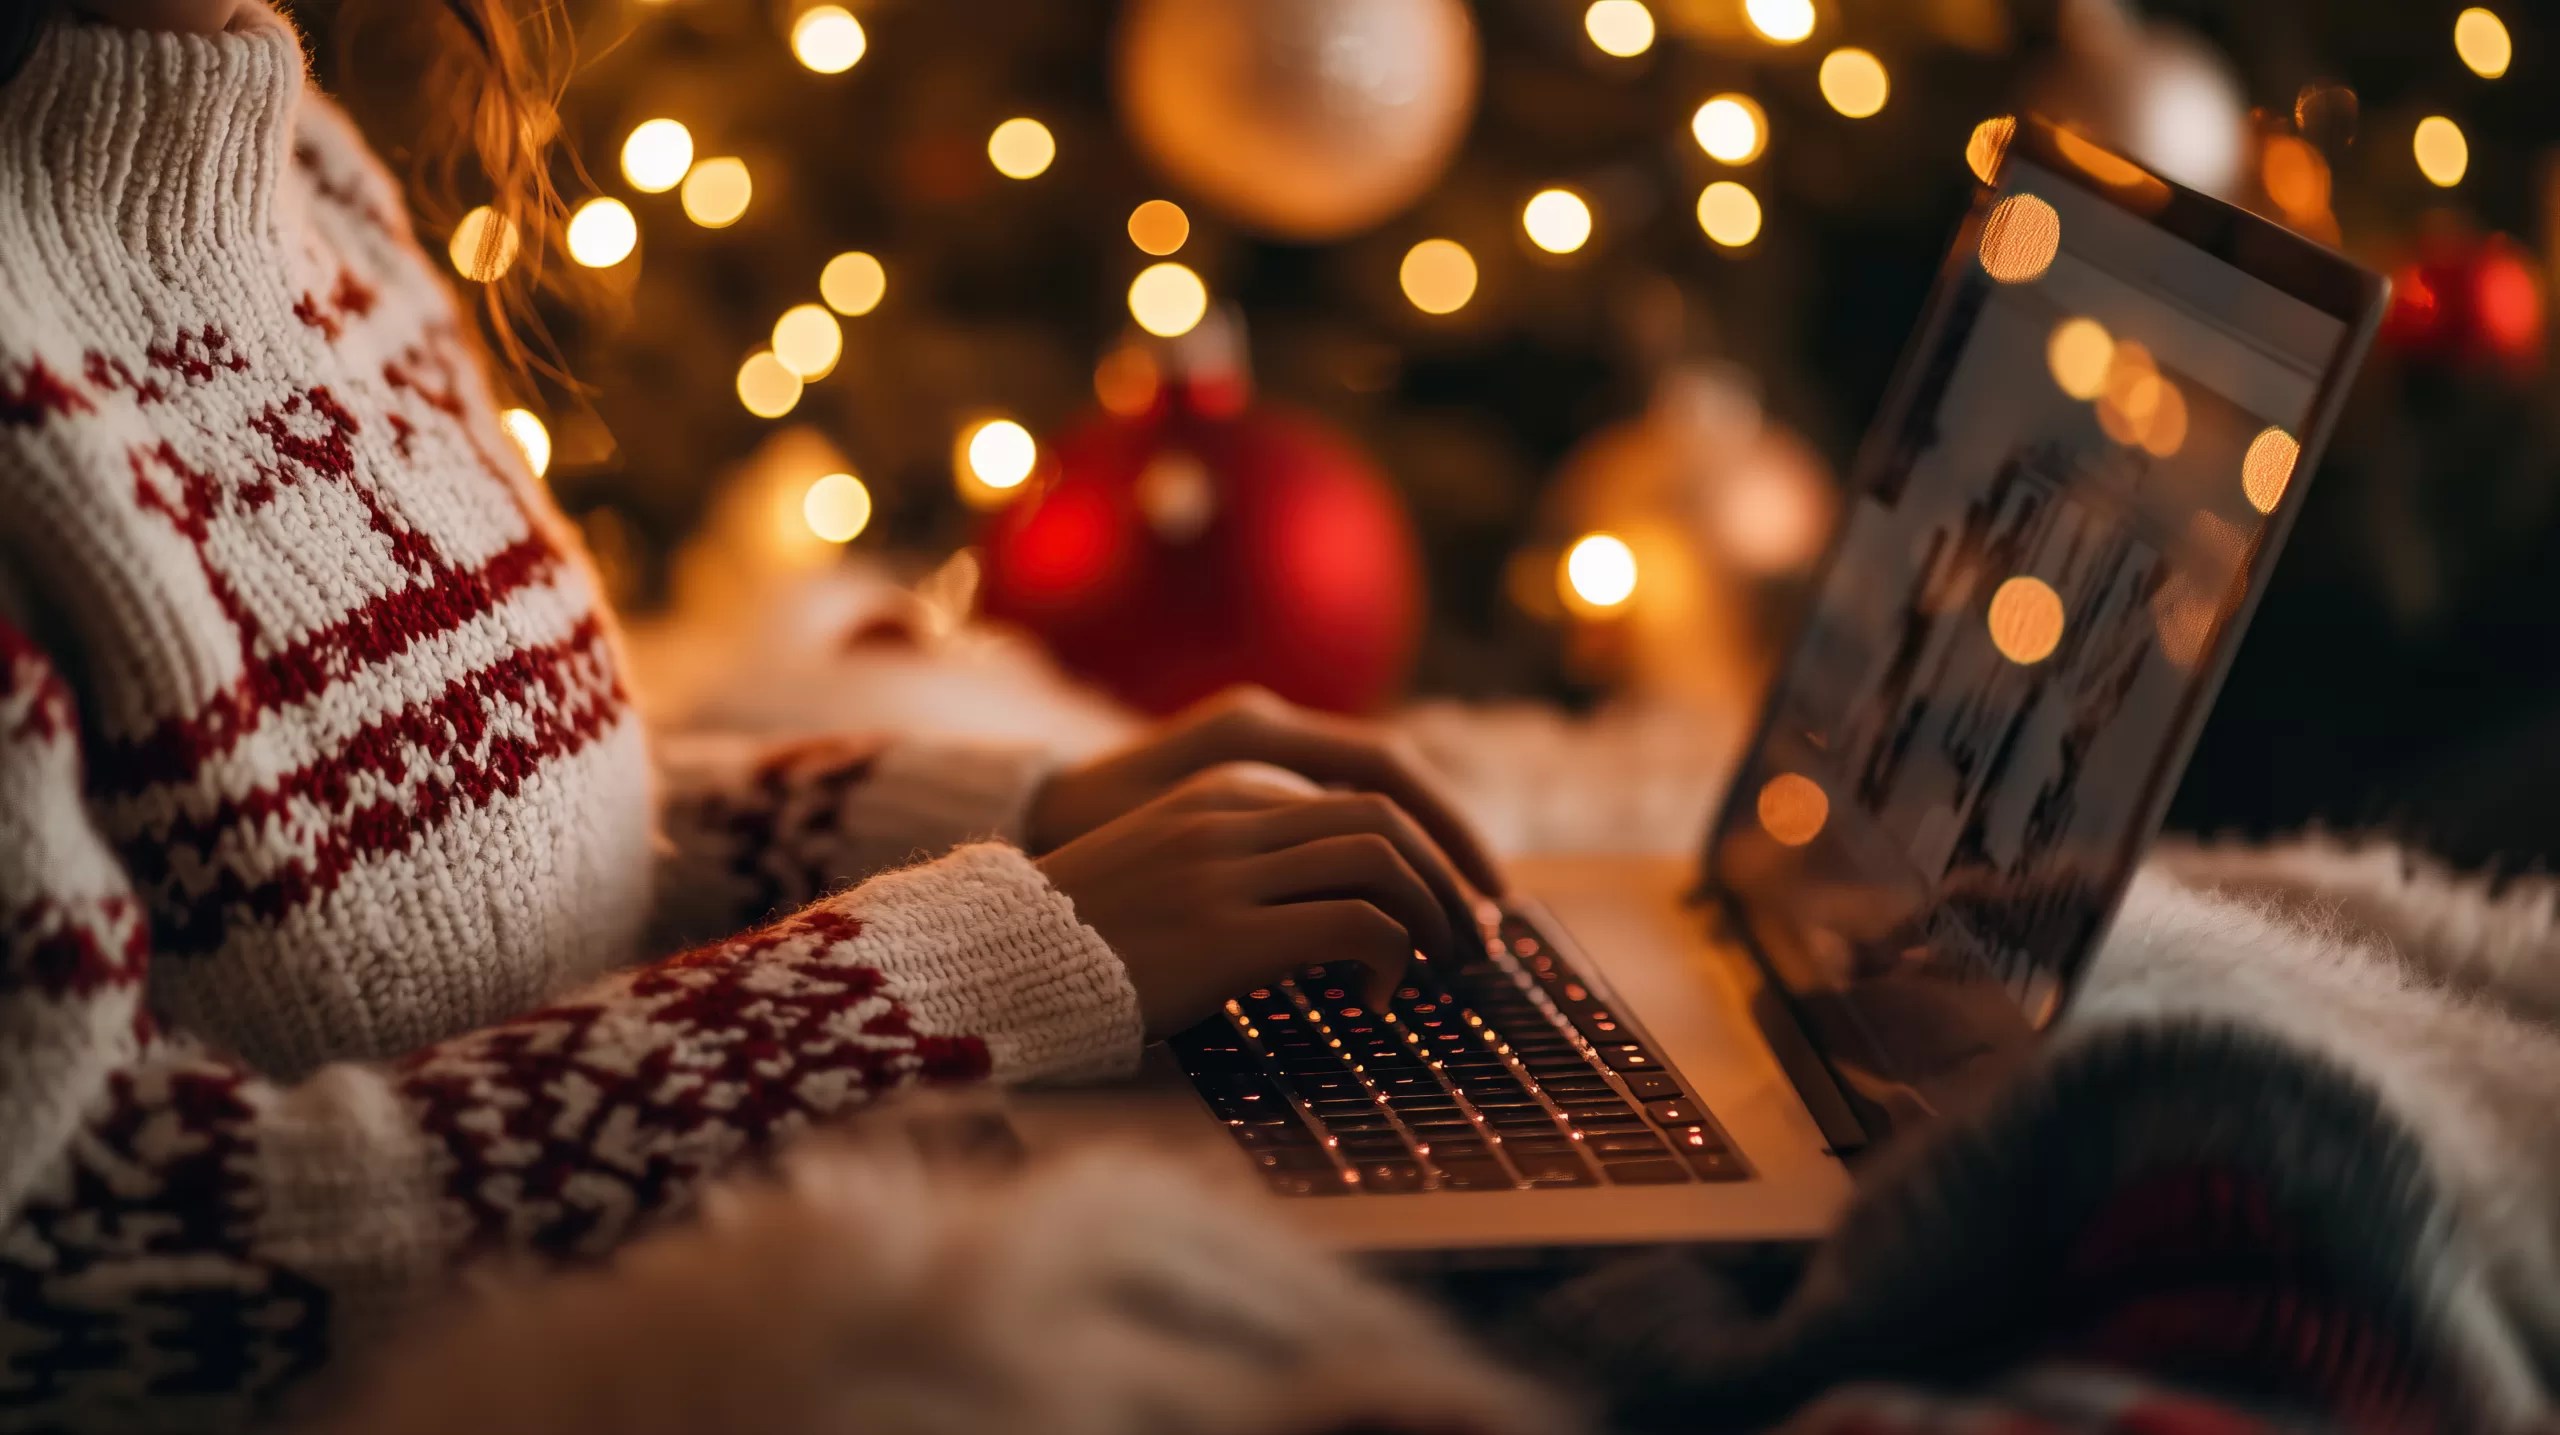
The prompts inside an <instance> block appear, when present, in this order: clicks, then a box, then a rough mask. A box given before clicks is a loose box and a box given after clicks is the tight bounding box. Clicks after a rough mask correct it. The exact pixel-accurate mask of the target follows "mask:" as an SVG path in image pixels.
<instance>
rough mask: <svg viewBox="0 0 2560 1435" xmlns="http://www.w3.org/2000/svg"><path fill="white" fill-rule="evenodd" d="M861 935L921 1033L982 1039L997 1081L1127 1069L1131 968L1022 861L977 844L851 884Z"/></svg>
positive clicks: (1138, 1040)
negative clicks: (889, 955)
mask: <svg viewBox="0 0 2560 1435" xmlns="http://www.w3.org/2000/svg"><path fill="white" fill-rule="evenodd" d="M855 892H856V894H858V897H859V900H860V904H861V916H862V922H863V927H864V931H865V935H866V936H876V937H877V938H878V939H879V942H880V947H881V949H882V950H884V951H888V952H894V953H896V956H895V958H894V963H893V965H892V966H891V967H890V969H889V970H890V973H891V977H890V981H891V986H892V987H893V988H894V989H895V991H896V994H897V996H898V998H899V1000H901V1001H902V1002H904V1003H905V1004H906V1007H907V1009H908V1011H909V1012H910V1013H912V1015H913V1017H914V1021H915V1025H916V1028H917V1029H918V1030H920V1031H927V1032H935V1033H947V1034H954V1035H957V1034H964V1033H965V1034H968V1035H972V1036H976V1037H978V1038H980V1039H981V1040H983V1041H984V1042H985V1043H986V1045H987V1054H988V1058H989V1063H990V1065H991V1066H992V1068H993V1071H994V1075H995V1077H996V1079H998V1080H1000V1081H1004V1082H1008V1083H1015V1084H1022V1083H1030V1082H1052V1081H1055V1082H1068V1081H1094V1080H1100V1079H1105V1078H1109V1077H1114V1076H1123V1075H1126V1074H1128V1073H1129V1072H1130V1071H1131V1070H1133V1069H1134V1068H1135V1067H1136V1065H1137V1061H1138V1051H1139V1048H1140V1047H1141V1046H1142V1045H1143V1044H1144V1042H1145V1037H1146V1025H1145V1022H1144V1021H1143V1020H1142V1019H1141V1017H1140V1016H1139V1012H1138V992H1137V988H1135V987H1133V986H1131V985H1130V984H1129V971H1128V968H1126V967H1124V966H1122V965H1121V963H1120V958H1119V957H1118V956H1116V955H1114V954H1113V952H1112V950H1111V948H1110V946H1109V945H1107V944H1106V943H1105V942H1104V941H1103V940H1102V937H1101V935H1100V934H1099V933H1097V932H1095V931H1094V930H1093V929H1092V928H1091V927H1088V926H1086V925H1085V924H1084V923H1082V922H1079V921H1077V920H1076V909H1075V904H1074V903H1073V902H1070V901H1068V900H1067V897H1066V894H1064V893H1062V892H1060V891H1059V890H1058V889H1057V888H1055V887H1052V886H1050V885H1049V879H1048V878H1047V877H1046V876H1044V875H1042V874H1041V871H1040V869H1039V868H1038V867H1035V866H1033V865H1032V863H1031V859H1030V858H1028V857H1025V856H1024V855H1022V853H1021V852H1020V851H1019V850H1017V849H1015V848H1012V847H1009V846H1006V845H1004V844H1002V843H998V842H984V843H978V844H975V845H972V846H968V847H963V848H961V849H959V850H958V851H956V852H953V853H952V854H951V855H950V856H948V857H945V858H943V859H941V860H940V861H938V862H928V863H926V864H924V865H922V866H918V867H909V868H905V869H903V870H901V871H897V872H889V873H884V874H883V875H881V876H878V877H874V878H872V879H871V880H870V881H869V882H866V883H864V884H863V885H862V886H861V887H859V888H857V889H855Z"/></svg>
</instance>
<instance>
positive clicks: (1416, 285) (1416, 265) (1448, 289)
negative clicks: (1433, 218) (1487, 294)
mask: <svg viewBox="0 0 2560 1435" xmlns="http://www.w3.org/2000/svg"><path fill="white" fill-rule="evenodd" d="M1396 282H1397V283H1399V284H1401V285H1402V286H1403V287H1404V297H1405V298H1407V299H1409V300H1411V301H1413V307H1415V308H1416V309H1419V310H1421V311H1422V312H1423V313H1425V314H1454V313H1456V312H1458V311H1459V310H1460V309H1463V308H1465V307H1467V301H1468V300H1469V299H1472V298H1474V297H1475V294H1476V257H1475V256H1474V255H1472V254H1469V253H1468V252H1467V247H1466V246H1465V245H1463V244H1460V243H1459V242H1458V241H1456V240H1454V239H1426V240H1424V241H1422V242H1421V243H1420V244H1417V245H1415V246H1413V247H1412V248H1411V249H1408V250H1406V251H1405V252H1404V263H1403V264H1402V265H1400V266H1398V267H1397V269H1396Z"/></svg>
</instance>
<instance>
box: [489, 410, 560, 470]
mask: <svg viewBox="0 0 2560 1435" xmlns="http://www.w3.org/2000/svg"><path fill="white" fill-rule="evenodd" d="M498 426H499V427H500V428H503V429H505V430H506V431H507V437H508V438H511V439H513V440H515V445H516V450H517V451H518V452H520V453H522V454H523V455H524V466H525V467H527V468H529V469H532V470H533V476H534V477H536V478H540V477H542V476H543V475H544V474H546V473H549V472H550V471H551V430H549V429H547V428H544V427H543V426H542V420H541V419H539V418H536V417H534V413H533V410H531V409H507V410H505V411H503V412H501V413H500V414H499V415H498Z"/></svg>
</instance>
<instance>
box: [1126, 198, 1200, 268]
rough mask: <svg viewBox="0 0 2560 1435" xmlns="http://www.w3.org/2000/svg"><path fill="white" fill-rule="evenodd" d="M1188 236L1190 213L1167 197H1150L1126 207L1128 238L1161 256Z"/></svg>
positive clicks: (1179, 244)
mask: <svg viewBox="0 0 2560 1435" xmlns="http://www.w3.org/2000/svg"><path fill="white" fill-rule="evenodd" d="M1190 238H1191V216H1190V215H1188V214H1185V213H1183V212H1182V206H1181V205H1178V204H1176V203H1174V202H1173V201H1172V200H1170V199H1150V200H1148V201H1147V202H1146V203H1144V204H1142V205H1139V206H1138V207H1137V208H1135V209H1133V210H1130V211H1129V242H1130V243H1131V244H1134V245H1136V246H1138V248H1139V250H1140V252H1142V253H1146V254H1153V255H1155V256H1157V257H1158V258H1162V257H1163V256H1165V255H1167V254H1171V253H1173V252H1174V251H1175V250H1177V249H1180V248H1181V247H1182V246H1183V243H1184V241H1186V240H1188V239H1190Z"/></svg>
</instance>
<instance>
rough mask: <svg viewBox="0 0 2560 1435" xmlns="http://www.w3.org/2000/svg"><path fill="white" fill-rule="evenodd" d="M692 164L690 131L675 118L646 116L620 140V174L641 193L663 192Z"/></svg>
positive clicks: (673, 185)
mask: <svg viewBox="0 0 2560 1435" xmlns="http://www.w3.org/2000/svg"><path fill="white" fill-rule="evenodd" d="M691 168H693V131H691V130H689V129H686V128H685V127H684V125H683V124H682V123H681V122H679V121H676V120H647V121H644V122H642V123H641V124H639V125H636V126H634V127H633V128H632V131H631V136H630V138H628V139H626V140H624V141H623V142H622V177H623V178H624V179H627V180H629V181H630V182H631V187H632V188H633V189H636V190H638V191H640V192H641V193H642V194H664V193H666V192H667V191H668V190H671V189H673V188H675V187H676V186H677V185H679V184H682V183H683V182H684V173H685V171H686V170H689V169H691Z"/></svg>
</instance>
